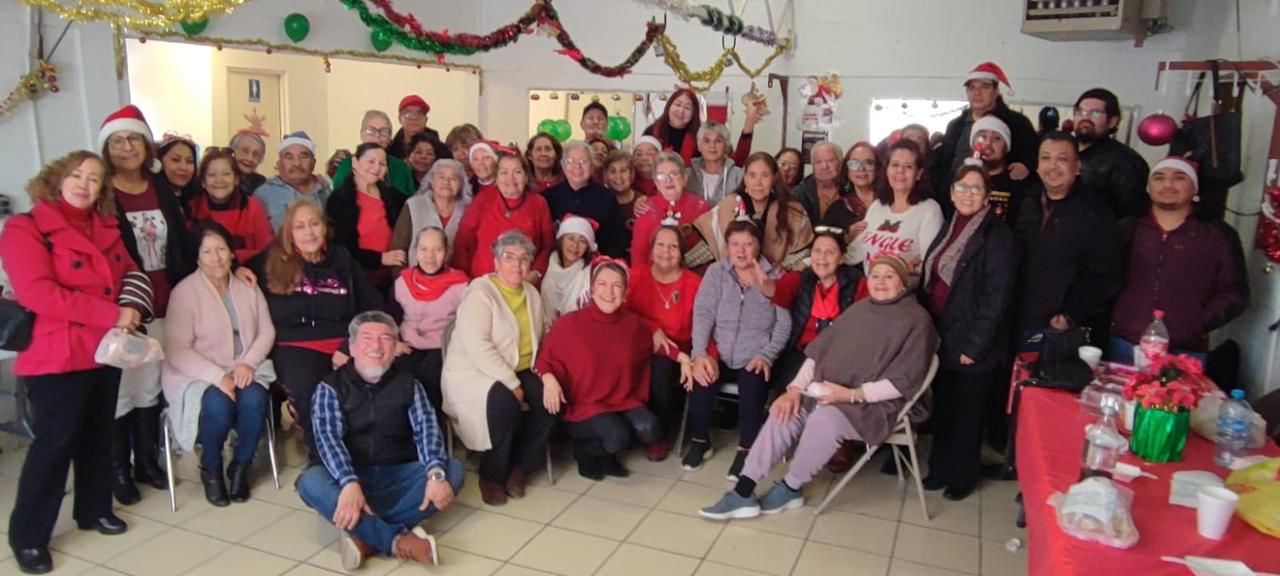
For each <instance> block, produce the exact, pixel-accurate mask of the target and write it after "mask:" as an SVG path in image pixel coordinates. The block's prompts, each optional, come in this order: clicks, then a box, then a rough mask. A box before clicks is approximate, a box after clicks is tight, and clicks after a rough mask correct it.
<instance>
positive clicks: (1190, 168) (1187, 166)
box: [1151, 156, 1200, 190]
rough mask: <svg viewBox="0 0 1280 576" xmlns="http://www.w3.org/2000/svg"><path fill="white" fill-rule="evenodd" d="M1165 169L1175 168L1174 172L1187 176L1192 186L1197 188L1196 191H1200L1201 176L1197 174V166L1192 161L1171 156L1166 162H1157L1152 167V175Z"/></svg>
mask: <svg viewBox="0 0 1280 576" xmlns="http://www.w3.org/2000/svg"><path fill="white" fill-rule="evenodd" d="M1164 168H1173V169H1174V170H1177V171H1179V172H1182V173H1183V174H1186V175H1187V177H1188V178H1190V179H1191V184H1192V185H1194V186H1195V187H1196V190H1200V176H1199V175H1197V174H1196V165H1195V163H1193V162H1192V161H1190V160H1187V159H1186V158H1183V157H1181V156H1170V157H1168V158H1165V159H1164V160H1161V161H1159V162H1156V163H1155V165H1154V166H1152V167H1151V173H1152V174H1155V173H1156V171H1158V170H1161V169H1164Z"/></svg>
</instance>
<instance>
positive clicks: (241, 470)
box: [227, 460, 253, 502]
mask: <svg viewBox="0 0 1280 576" xmlns="http://www.w3.org/2000/svg"><path fill="white" fill-rule="evenodd" d="M251 468H253V466H251V465H249V464H241V463H240V462H236V461H234V460H232V461H231V465H230V466H227V493H228V495H229V496H231V501H232V502H248V501H249V470H250V469H251Z"/></svg>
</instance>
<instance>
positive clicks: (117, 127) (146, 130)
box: [98, 104, 160, 173]
mask: <svg viewBox="0 0 1280 576" xmlns="http://www.w3.org/2000/svg"><path fill="white" fill-rule="evenodd" d="M116 132H134V133H136V134H140V135H141V136H142V137H143V138H145V139H146V140H147V146H151V145H153V144H154V143H155V138H154V137H153V136H152V135H151V127H150V126H148V125H147V119H146V117H144V116H143V115H142V110H139V109H138V107H137V106H134V105H133V104H128V105H126V106H125V107H124V108H121V109H119V110H116V111H115V112H112V113H111V115H110V116H107V119H106V120H103V121H102V127H101V128H99V129H98V149H99V150H101V149H102V148H103V147H105V146H106V145H107V139H108V138H110V137H111V135H112V134H115V133H116ZM147 168H148V169H149V170H151V172H154V173H158V172H160V159H158V158H155V157H154V154H153V155H152V159H151V166H148V167H147Z"/></svg>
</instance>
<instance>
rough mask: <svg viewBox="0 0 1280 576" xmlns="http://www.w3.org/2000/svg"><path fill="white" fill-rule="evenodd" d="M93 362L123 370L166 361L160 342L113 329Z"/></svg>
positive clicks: (100, 346) (137, 334)
mask: <svg viewBox="0 0 1280 576" xmlns="http://www.w3.org/2000/svg"><path fill="white" fill-rule="evenodd" d="M93 360H94V361H95V362H97V363H99V364H106V365H107V366H114V367H116V368H120V369H122V370H127V369H129V368H137V367H138V366H141V365H143V364H147V363H149V362H159V361H161V360H164V349H163V348H161V346H160V341H158V340H156V339H155V338H152V337H150V336H147V335H146V334H140V333H138V332H135V331H133V330H126V329H124V328H112V329H110V330H108V331H107V334H106V335H105V336H103V337H102V341H101V342H99V343H98V350H97V352H94V354H93Z"/></svg>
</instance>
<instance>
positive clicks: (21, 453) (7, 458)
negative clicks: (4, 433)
mask: <svg viewBox="0 0 1280 576" xmlns="http://www.w3.org/2000/svg"><path fill="white" fill-rule="evenodd" d="M26 460H27V451H26V450H10V449H9V448H7V447H6V448H4V452H0V477H4V478H10V479H13V480H17V479H18V476H20V475H22V463H23V462H25V461H26Z"/></svg>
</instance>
